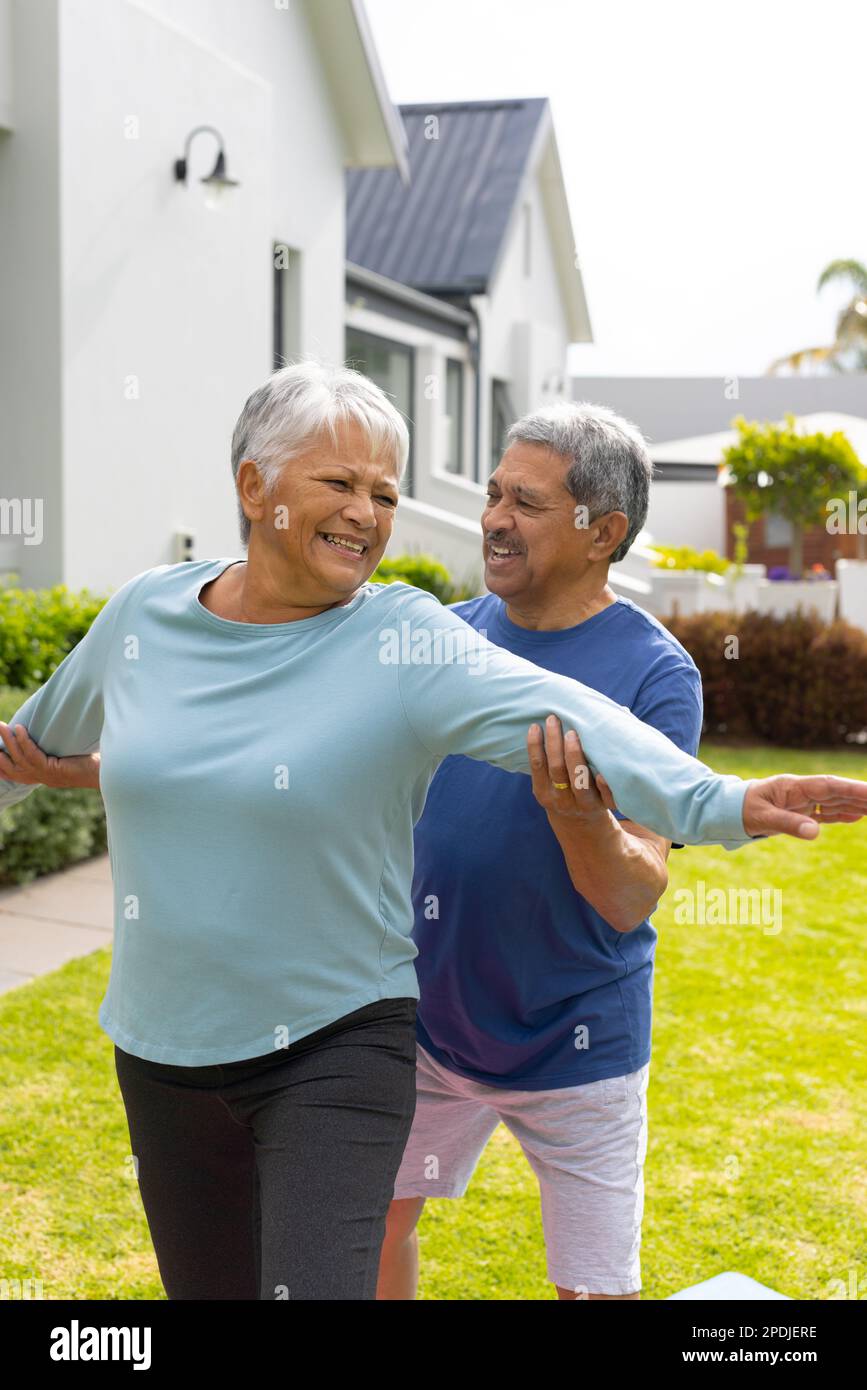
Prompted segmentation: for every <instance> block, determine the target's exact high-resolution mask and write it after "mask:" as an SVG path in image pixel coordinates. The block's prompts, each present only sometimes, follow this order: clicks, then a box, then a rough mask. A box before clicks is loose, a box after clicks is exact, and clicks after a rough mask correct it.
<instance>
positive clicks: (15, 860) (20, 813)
mask: <svg viewBox="0 0 867 1390" xmlns="http://www.w3.org/2000/svg"><path fill="white" fill-rule="evenodd" d="M56 664H59V663H56ZM40 684H42V682H40ZM35 689H38V686H31V687H29V688H28V689H24V690H15V689H12V688H10V687H9V686H0V719H2V720H3V723H4V724H8V723H9V721H10V720H11V719H12V717H13V715H14V714H15V713H16V711H17V710H19V709H20V708H21V706H22V705H23V703H24V701H25V700H26V699H27V697H28V695H31V694H32V693H33V691H34V690H35ZM4 785H5V784H4ZM107 848H108V840H107V836H106V826H105V808H104V806H103V802H102V797H101V796H100V794H99V792H98V791H97V790H96V789H95V788H91V787H82V788H76V789H75V790H72V791H57V790H55V789H54V788H53V787H34V788H33V790H32V791H31V792H30V794H29V795H28V796H26V797H25V798H24V800H23V801H19V802H16V804H15V805H14V806H7V807H6V808H5V809H4V810H3V811H0V887H4V888H7V887H10V886H11V885H12V884H20V883H30V882H31V881H32V880H33V879H34V878H38V877H39V875H40V874H51V873H54V872H55V871H56V870H57V869H65V868H68V867H69V865H70V864H77V863H78V862H79V860H81V859H90V858H92V856H93V855H95V854H104V853H105V851H106V850H107Z"/></svg>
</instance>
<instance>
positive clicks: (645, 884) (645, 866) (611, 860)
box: [548, 811, 668, 931]
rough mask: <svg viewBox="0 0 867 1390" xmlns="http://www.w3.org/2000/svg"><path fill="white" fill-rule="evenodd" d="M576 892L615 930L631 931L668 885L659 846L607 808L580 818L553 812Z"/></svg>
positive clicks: (554, 827) (550, 818)
mask: <svg viewBox="0 0 867 1390" xmlns="http://www.w3.org/2000/svg"><path fill="white" fill-rule="evenodd" d="M548 821H549V823H550V826H551V829H552V830H553V831H554V834H555V835H556V836H557V839H558V841H559V843H560V848H561V849H562V851H563V858H564V859H565V861H566V867H567V868H568V870H569V877H570V878H571V880H572V885H573V887H574V888H575V891H576V892H578V893H580V894H581V896H582V897H583V898H586V900H587V902H589V904H590V906H591V907H593V908H595V909H596V911H597V912H598V913H599V915H600V917H604V918H605V921H606V922H608V923H609V925H610V926H612V927H614V928H615V930H617V931H631V930H632V928H633V927H637V926H638V924H639V923H640V922H643V921H644V919H645V917H647V916H648V914H649V913H650V912H652V911H653V909H654V907H655V906H656V904H657V903H658V902H659V899H660V898H661V897H662V895H663V893H664V892H665V890H666V888H667V887H668V870H667V869H666V866H665V861H664V860H663V859H662V857H661V855H660V854H659V852H658V851H657V849H656V848H655V847H654V845H652V844H651V843H649V842H648V841H647V840H643V839H640V838H639V836H637V835H631V834H630V833H629V831H627V830H624V829H623V828H622V827H621V825H620V824H619V822H618V821H617V819H616V817H615V816H612V815H611V813H610V812H609V811H604V812H601V813H600V814H599V815H598V816H596V817H593V818H589V817H588V818H587V819H586V820H585V819H580V818H577V817H572V816H558V815H552V814H550V813H549V815H548Z"/></svg>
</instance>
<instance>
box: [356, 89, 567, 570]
mask: <svg viewBox="0 0 867 1390" xmlns="http://www.w3.org/2000/svg"><path fill="white" fill-rule="evenodd" d="M399 110H400V115H401V117H402V119H403V123H404V126H405V128H406V131H407V137H408V142H409V156H408V158H409V171H410V173H409V181H408V182H407V183H406V184H404V183H402V182H401V180H400V179H399V177H398V175H397V173H396V172H395V171H394V170H378V171H377V170H363V169H360V170H352V171H350V173H349V174H348V175H347V180H346V182H347V262H348V264H347V278H346V301H347V306H346V355H347V359H348V360H350V361H352V362H354V363H355V364H356V365H358V366H359V367H361V368H362V369H363V370H365V371H367V372H368V374H369V375H371V376H373V377H374V379H375V380H377V381H378V382H379V383H380V384H381V385H382V386H383V387H384V388H385V389H386V390H388V391H390V392H391V394H392V395H393V396H394V398H395V400H396V402H397V404H398V405H399V406H400V408H401V409H402V410H403V411H404V413H405V414H406V415H407V417H408V418H409V420H410V425H411V435H412V454H411V467H410V470H409V477H408V479H407V485H406V488H405V495H404V498H403V499H402V501H401V504H400V508H399V511H398V517H397V521H396V524H395V535H394V539H393V541H392V545H391V547H390V549H391V552H392V553H396V552H398V551H401V550H405V549H410V550H426V551H429V552H431V553H433V554H434V555H436V556H437V557H438V558H440V559H442V560H443V561H444V562H445V563H446V564H447V565H448V566H449V568H450V569H451V570H452V571H453V573H454V574H455V576H456V577H457V578H458V579H461V580H464V579H468V578H471V577H478V576H479V575H480V572H481V568H482V565H481V532H480V526H479V521H480V515H481V511H482V504H483V498H484V490H485V489H484V484H485V482H486V480H487V478H488V476H489V475H490V473H491V472H492V471H493V469H494V468H495V467H496V464H497V462H498V460H499V457H500V453H501V446H502V440H503V436H504V434H505V431H506V429H507V428H508V426H509V424H511V422H512V421H513V420H514V419H515V418H516V416H517V415H519V414H521V413H522V412H524V411H526V410H529V409H530V408H531V407H533V406H536V405H539V404H542V403H543V402H544V401H545V400H546V399H554V398H557V397H559V398H565V397H566V396H567V394H568V378H567V370H566V367H567V349H568V346H569V343H570V342H586V341H589V340H590V337H591V333H590V320H589V316H588V312H587V304H586V301H585V297H584V289H583V284H582V279H581V274H580V271H579V270H578V268H577V265H576V255H575V238H574V234H573V231H572V225H571V220H570V214H569V207H568V203H567V199H566V192H565V187H564V184H563V176H562V172H561V168H560V160H559V156H558V153H557V142H556V138H555V134H554V127H553V122H552V118H551V109H550V105H549V103H548V101H547V100H546V99H544V98H535V99H526V100H508V101H477V102H472V101H470V102H446V103H426V104H422V105H412V106H401V107H400V108H399Z"/></svg>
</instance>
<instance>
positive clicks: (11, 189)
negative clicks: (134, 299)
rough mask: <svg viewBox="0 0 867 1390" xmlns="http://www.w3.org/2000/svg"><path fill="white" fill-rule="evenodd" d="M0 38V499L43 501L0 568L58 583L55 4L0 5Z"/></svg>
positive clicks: (23, 1)
mask: <svg viewBox="0 0 867 1390" xmlns="http://www.w3.org/2000/svg"><path fill="white" fill-rule="evenodd" d="M0 34H2V35H3V38H2V39H0V43H5V61H4V62H3V71H4V78H3V81H4V83H5V92H6V95H7V102H6V116H5V119H6V120H7V121H8V122H9V123H10V125H11V130H2V131H0V248H2V254H0V422H2V428H0V498H3V499H6V500H11V499H17V500H18V502H19V504H20V502H21V501H22V500H23V499H29V505H30V506H33V505H34V503H35V504H36V505H37V506H38V504H39V503H40V502H41V504H42V528H41V529H42V540H41V542H40V543H39V544H32V545H31V544H25V543H24V541H23V538H22V535H21V532H20V530H16V532H15V533H14V534H13V533H12V531H11V528H10V530H9V532H7V533H5V534H2V533H0V571H4V570H15V571H17V572H18V573H19V574H20V575H21V576H22V582H24V583H26V584H33V585H43V584H51V583H55V582H57V580H58V579H59V577H60V572H59V555H60V552H61V534H60V529H61V521H60V514H59V501H60V498H61V496H62V478H61V405H60V373H61V367H60V361H61V352H60V332H61V327H60V325H61V298H62V296H61V285H60V205H59V194H60V188H59V172H58V160H59V151H58V132H59V117H58V101H57V85H58V82H57V71H58V56H57V0H14V3H9V0H6V3H5V4H4V5H3V7H2V10H0ZM13 53H14V67H13ZM13 94H14V95H13ZM34 519H35V518H34ZM25 525H26V526H27V525H29V522H28V521H27V519H26V518H25Z"/></svg>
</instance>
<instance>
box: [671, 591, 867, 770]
mask: <svg viewBox="0 0 867 1390" xmlns="http://www.w3.org/2000/svg"><path fill="white" fill-rule="evenodd" d="M666 626H667V627H668V628H669V630H670V631H671V632H672V633H673V634H674V636H675V637H676V638H677V640H678V641H679V642H681V643H682V644H683V646H684V647H686V650H687V651H688V652H689V654H690V656H691V657H692V659H693V661H694V662H695V664H696V666H697V667H698V669H699V671H700V672H701V679H702V686H703V687H704V710H705V725H704V727H705V732H706V733H708V734H711V735H712V736H713V737H719V736H723V737H742V738H743V737H746V738H756V739H760V740H762V741H763V742H765V743H771V744H779V745H784V746H787V747H789V748H818V747H833V746H835V745H837V746H847V745H848V746H851V745H852V744H857V743H862V742H865V741H867V633H865V632H864V631H862V629H861V628H859V627H853V626H852V625H851V624H850V623H845V622H836V623H830V624H825V623H822V622H820V620H819V619H818V618H816V617H815V616H813V615H812V614H802V613H797V614H791V615H789V616H786V617H776V616H774V615H773V614H769V613H756V612H750V613H742V614H735V613H699V614H695V615H694V616H693V617H689V618H670V619H667V620H666ZM733 639H736V642H735V641H733ZM727 652H728V653H736V655H727V654H726V653H727Z"/></svg>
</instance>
